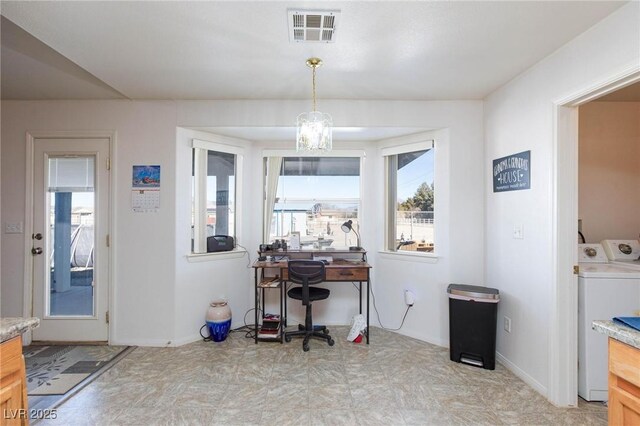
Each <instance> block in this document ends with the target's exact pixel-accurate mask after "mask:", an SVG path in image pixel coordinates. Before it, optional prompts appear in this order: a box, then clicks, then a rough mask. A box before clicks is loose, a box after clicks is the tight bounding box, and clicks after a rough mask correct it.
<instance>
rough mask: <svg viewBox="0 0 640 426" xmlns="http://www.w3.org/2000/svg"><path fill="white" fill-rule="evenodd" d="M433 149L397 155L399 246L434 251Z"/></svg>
mask: <svg viewBox="0 0 640 426" xmlns="http://www.w3.org/2000/svg"><path fill="white" fill-rule="evenodd" d="M433 164H434V163H433V150H432V149H428V150H424V151H414V152H408V153H403V154H398V155H397V169H396V185H397V186H396V188H395V194H396V199H397V202H396V224H395V242H394V248H395V249H396V250H411V251H425V252H431V251H433V243H434V238H433V231H434V214H433V205H434V179H433Z"/></svg>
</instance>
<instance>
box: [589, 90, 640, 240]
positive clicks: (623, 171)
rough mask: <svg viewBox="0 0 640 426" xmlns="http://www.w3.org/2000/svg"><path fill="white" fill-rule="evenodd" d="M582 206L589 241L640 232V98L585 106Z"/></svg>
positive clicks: (634, 236) (627, 235)
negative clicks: (638, 100)
mask: <svg viewBox="0 0 640 426" xmlns="http://www.w3.org/2000/svg"><path fill="white" fill-rule="evenodd" d="M579 120H580V127H579V143H578V145H579V168H578V186H579V199H578V200H579V204H578V212H579V213H578V217H579V218H580V219H582V233H583V234H584V236H585V238H586V241H587V242H588V243H598V242H600V241H602V240H604V239H635V238H638V234H640V102H590V103H588V104H585V105H583V106H581V107H580V118H579Z"/></svg>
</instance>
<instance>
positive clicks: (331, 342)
mask: <svg viewBox="0 0 640 426" xmlns="http://www.w3.org/2000/svg"><path fill="white" fill-rule="evenodd" d="M327 342H328V343H329V346H333V345H335V343H336V342H334V341H333V339H329V340H328V341H327Z"/></svg>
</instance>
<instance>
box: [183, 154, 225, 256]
mask: <svg viewBox="0 0 640 426" xmlns="http://www.w3.org/2000/svg"><path fill="white" fill-rule="evenodd" d="M197 150H199V151H197ZM192 166H193V172H192V181H191V191H192V200H193V202H192V209H191V210H192V221H191V225H192V230H193V235H192V240H191V246H192V251H193V252H205V251H206V238H207V237H211V236H213V235H230V236H233V237H235V233H236V232H235V230H236V228H235V214H236V185H235V179H236V177H235V173H236V156H235V155H234V154H228V153H225V152H218V151H211V150H203V149H201V148H194V150H193V164H192ZM199 170H201V171H202V172H199ZM205 173H206V176H205ZM196 233H197V235H198V239H197V241H199V242H198V243H196V238H195V235H196ZM196 245H198V247H196Z"/></svg>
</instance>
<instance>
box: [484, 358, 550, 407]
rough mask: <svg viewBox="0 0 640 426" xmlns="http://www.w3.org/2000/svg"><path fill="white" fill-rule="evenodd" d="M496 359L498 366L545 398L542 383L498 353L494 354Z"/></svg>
mask: <svg viewBox="0 0 640 426" xmlns="http://www.w3.org/2000/svg"><path fill="white" fill-rule="evenodd" d="M496 359H497V361H498V362H499V363H500V364H502V365H504V366H505V368H506V369H507V370H509V371H511V372H512V373H513V374H515V375H516V376H517V377H519V378H520V379H522V381H523V382H525V383H526V384H528V385H529V386H531V387H532V388H533V389H535V390H536V392H538V393H539V394H540V395H542V396H544V397H545V398H547V388H546V387H545V386H544V385H542V383H540V382H539V381H537V380H536V379H534V378H533V377H531V376H530V375H528V374H527V373H525V372H524V371H523V370H522V369H521V368H520V367H518V366H517V365H515V364H514V363H512V362H511V361H509V360H508V359H507V358H505V357H504V356H503V355H502V354H501V353H500V352H496Z"/></svg>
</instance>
